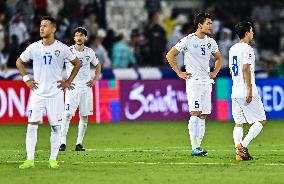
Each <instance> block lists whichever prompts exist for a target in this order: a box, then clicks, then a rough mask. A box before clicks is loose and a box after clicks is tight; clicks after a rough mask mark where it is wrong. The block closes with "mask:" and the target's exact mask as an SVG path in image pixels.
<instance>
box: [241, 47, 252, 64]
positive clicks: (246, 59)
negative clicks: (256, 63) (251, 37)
mask: <svg viewBox="0 0 284 184" xmlns="http://www.w3.org/2000/svg"><path fill="white" fill-rule="evenodd" d="M253 55H254V51H253V48H252V47H250V48H249V49H248V50H247V51H246V52H245V54H244V62H243V64H252V63H253Z"/></svg>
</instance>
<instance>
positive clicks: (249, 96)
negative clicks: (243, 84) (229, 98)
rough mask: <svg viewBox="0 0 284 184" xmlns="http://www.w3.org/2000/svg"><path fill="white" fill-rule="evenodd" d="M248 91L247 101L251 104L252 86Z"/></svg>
mask: <svg viewBox="0 0 284 184" xmlns="http://www.w3.org/2000/svg"><path fill="white" fill-rule="evenodd" d="M247 90H248V91H247V99H246V101H247V103H248V104H249V103H250V102H251V101H252V87H251V85H250V86H248V89H247Z"/></svg>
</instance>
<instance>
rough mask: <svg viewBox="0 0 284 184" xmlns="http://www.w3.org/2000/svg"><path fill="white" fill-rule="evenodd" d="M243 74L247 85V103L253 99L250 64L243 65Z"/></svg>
mask: <svg viewBox="0 0 284 184" xmlns="http://www.w3.org/2000/svg"><path fill="white" fill-rule="evenodd" d="M243 74H244V80H245V84H246V85H247V103H250V102H251V101H252V84H251V71H250V64H244V65H243Z"/></svg>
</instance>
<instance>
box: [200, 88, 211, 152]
mask: <svg viewBox="0 0 284 184" xmlns="http://www.w3.org/2000/svg"><path fill="white" fill-rule="evenodd" d="M202 86H203V87H202V88H201V90H203V91H200V93H201V94H202V95H201V107H202V113H201V115H200V116H199V117H198V123H197V128H198V131H197V132H198V134H197V145H198V149H199V150H201V151H202V154H203V155H204V156H207V155H208V153H207V151H206V150H203V149H202V148H201V143H202V140H203V137H204V135H205V121H206V118H207V115H208V114H211V106H212V105H211V92H212V84H203V85H202Z"/></svg>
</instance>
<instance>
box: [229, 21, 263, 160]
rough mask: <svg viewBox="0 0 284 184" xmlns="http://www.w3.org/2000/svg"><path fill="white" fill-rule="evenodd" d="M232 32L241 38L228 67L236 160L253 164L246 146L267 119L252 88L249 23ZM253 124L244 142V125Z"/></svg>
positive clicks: (253, 65)
mask: <svg viewBox="0 0 284 184" xmlns="http://www.w3.org/2000/svg"><path fill="white" fill-rule="evenodd" d="M235 29H236V30H235V31H236V33H237V35H238V36H239V38H240V42H239V43H236V44H235V45H233V46H232V47H231V48H230V51H229V67H230V72H231V76H232V80H233V86H232V95H231V97H232V114H233V118H234V121H235V123H236V125H235V128H234V131H233V138H234V142H235V148H236V152H237V155H236V160H238V161H241V160H252V159H253V158H252V156H251V155H250V154H249V152H248V149H247V146H248V144H249V143H250V141H251V140H252V139H254V138H255V137H256V136H257V135H258V134H259V133H260V132H261V130H262V128H263V126H264V125H265V124H266V116H265V112H264V108H263V104H262V102H261V99H260V96H259V94H258V91H257V87H256V85H255V76H254V69H255V55H254V51H253V48H252V47H251V46H250V45H249V44H250V42H251V40H252V39H253V34H254V32H253V26H252V24H251V23H250V22H240V23H238V24H237V25H236V27H235ZM246 122H247V123H249V124H253V125H252V126H251V127H250V129H249V132H248V134H247V135H246V137H245V138H244V139H243V124H244V123H246ZM242 139H243V140H242Z"/></svg>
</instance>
